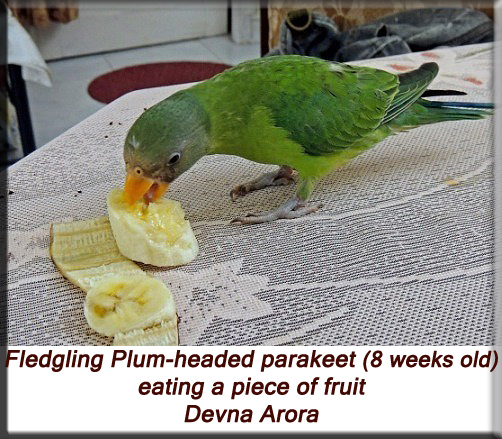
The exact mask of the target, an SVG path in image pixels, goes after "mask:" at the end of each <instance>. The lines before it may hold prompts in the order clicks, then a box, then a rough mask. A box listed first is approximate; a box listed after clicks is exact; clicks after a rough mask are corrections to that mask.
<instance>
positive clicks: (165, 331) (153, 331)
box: [113, 320, 178, 346]
mask: <svg viewBox="0 0 502 439" xmlns="http://www.w3.org/2000/svg"><path fill="white" fill-rule="evenodd" d="M176 345H178V324H177V322H176V321H175V320H168V321H163V322H161V323H160V324H158V325H154V326H152V327H150V328H147V329H133V330H132V331H129V332H127V333H119V334H115V337H114V339H113V346H176Z"/></svg>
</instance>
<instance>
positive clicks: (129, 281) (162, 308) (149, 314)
mask: <svg viewBox="0 0 502 439" xmlns="http://www.w3.org/2000/svg"><path fill="white" fill-rule="evenodd" d="M84 314H85V317H86V319H87V322H88V323H89V326H90V327H91V328H92V329H94V330H95V331H97V332H99V333H100V334H103V335H108V336H113V335H115V334H117V333H120V332H122V333H124V332H125V333H127V332H128V331H131V330H133V329H144V328H148V327H150V326H152V325H155V324H160V323H161V322H162V321H163V320H174V321H176V310H175V308H174V301H173V298H172V295H171V292H170V291H169V290H168V289H167V288H166V286H165V285H164V284H163V283H162V282H161V281H160V280H158V279H155V278H154V277H150V276H146V275H139V276H138V275H137V276H123V275H120V274H119V275H115V276H111V277H108V278H106V279H105V280H103V281H102V282H99V283H98V284H97V285H96V286H95V287H94V288H91V289H90V290H89V291H88V292H87V296H86V297H85V305H84Z"/></svg>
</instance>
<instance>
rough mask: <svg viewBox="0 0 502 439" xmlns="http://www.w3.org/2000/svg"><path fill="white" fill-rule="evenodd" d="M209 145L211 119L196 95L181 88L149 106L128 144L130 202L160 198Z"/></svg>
mask: <svg viewBox="0 0 502 439" xmlns="http://www.w3.org/2000/svg"><path fill="white" fill-rule="evenodd" d="M208 148H209V118H208V116H207V114H206V111H205V109H204V107H203V105H202V104H201V103H200V101H199V100H198V98H197V97H196V96H195V95H193V94H191V93H189V92H186V91H181V92H178V93H175V94H174V95H172V96H170V97H169V98H167V99H164V100H163V101H161V102H159V103H158V104H156V105H154V106H153V107H151V108H149V109H148V110H146V111H145V112H144V113H143V114H142V115H141V116H140V117H139V118H138V119H137V120H136V121H135V122H134V124H133V125H132V127H131V128H130V129H129V132H128V133H127V136H126V140H125V144H124V160H125V164H126V171H127V177H126V183H125V193H126V198H127V201H128V202H129V203H131V204H132V203H134V202H135V201H137V200H139V199H140V198H141V197H144V198H145V200H147V201H148V202H150V201H155V200H157V199H158V198H160V197H161V196H162V195H163V194H164V192H165V191H166V190H167V188H168V186H169V183H171V182H172V181H173V180H175V179H176V178H177V177H178V176H179V175H181V174H182V173H183V172H185V171H186V170H187V169H188V168H190V167H191V166H192V165H193V164H194V163H195V162H196V161H197V160H199V159H200V158H201V157H202V156H204V155H205V154H207V152H208Z"/></svg>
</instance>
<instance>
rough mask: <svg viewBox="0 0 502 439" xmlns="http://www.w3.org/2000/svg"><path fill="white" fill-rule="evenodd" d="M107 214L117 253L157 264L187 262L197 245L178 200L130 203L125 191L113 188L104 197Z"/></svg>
mask: <svg viewBox="0 0 502 439" xmlns="http://www.w3.org/2000/svg"><path fill="white" fill-rule="evenodd" d="M107 206H108V216H109V219H110V224H111V227H112V230H113V235H114V237H115V241H116V242H117V246H118V248H119V250H120V252H121V253H122V254H123V255H124V256H126V257H128V258H130V259H132V260H134V261H139V262H144V263H145V264H151V265H156V266H158V267H168V266H169V267H170V266H177V265H183V264H188V263H189V262H191V261H192V260H193V259H195V257H196V256H197V253H198V251H199V246H198V244H197V239H196V238H195V235H194V233H193V230H192V228H191V227H190V223H189V222H188V220H186V219H185V215H184V212H183V209H182V208H181V205H180V203H179V202H177V201H174V200H164V199H161V200H158V201H156V202H154V203H150V204H149V205H148V206H146V205H145V204H144V203H143V200H140V201H137V202H136V203H134V204H133V205H129V204H128V203H127V202H126V201H125V196H124V191H123V190H122V189H114V190H112V191H111V192H110V193H109V194H108V198H107Z"/></svg>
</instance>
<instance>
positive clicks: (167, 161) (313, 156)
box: [124, 55, 493, 223]
mask: <svg viewBox="0 0 502 439" xmlns="http://www.w3.org/2000/svg"><path fill="white" fill-rule="evenodd" d="M437 72H438V66H437V64H436V63H426V64H423V65H422V66H420V67H419V68H418V69H416V70H414V71H411V72H407V73H403V74H399V75H396V74H392V73H388V72H385V71H382V70H377V69H374V68H369V67H356V66H350V65H346V64H340V63H334V62H329V61H325V60H322V59H318V58H312V57H305V56H298V55H282V56H272V57H266V58H261V59H256V60H251V61H246V62H243V63H241V64H239V65H237V66H235V67H233V68H231V69H228V70H226V71H224V72H223V73H220V74H218V75H216V76H214V77H212V78H211V79H208V80H206V81H204V82H201V83H198V84H195V85H194V86H192V87H190V88H188V89H185V90H181V91H178V92H177V93H175V94H173V95H171V96H169V97H168V98H167V99H164V100H163V101H161V102H159V103H158V104H156V105H154V106H152V107H151V108H149V109H148V110H146V111H145V112H144V113H143V114H142V115H141V116H140V117H139V118H138V119H137V120H136V121H135V122H134V124H133V125H132V127H131V128H130V130H129V132H128V134H127V137H126V140H125V146H124V159H125V162H126V170H127V178H126V184H125V191H126V196H127V199H128V200H129V202H130V203H133V202H134V201H137V200H138V199H140V198H141V197H144V198H145V200H146V201H147V202H148V201H152V200H153V201H154V200H156V199H157V198H159V197H160V196H162V194H163V193H164V192H165V190H166V189H167V187H168V185H169V183H170V182H172V181H173V180H174V179H176V177H178V176H179V175H180V174H182V173H183V172H184V171H186V170H187V169H189V168H190V167H191V166H192V165H193V164H194V163H195V162H196V161H197V160H199V159H200V158H201V157H203V156H204V155H206V154H233V155H237V156H240V157H243V158H246V159H249V160H253V161H255V162H259V163H268V164H275V165H279V166H280V168H279V170H278V171H277V172H274V173H267V174H264V175H263V176H262V177H260V178H258V179H256V180H253V181H251V182H249V183H246V184H242V185H240V186H238V187H236V188H234V189H233V190H232V191H231V196H232V199H234V200H235V199H236V198H237V197H239V196H242V195H245V194H246V193H247V192H250V191H253V190H257V189H260V188H263V187H266V186H271V185H281V184H287V183H290V182H294V181H295V179H296V178H295V177H296V175H294V174H295V172H294V171H296V172H297V174H298V176H297V177H298V178H297V180H298V181H297V190H296V195H295V196H294V197H292V198H291V199H290V200H289V201H287V202H286V203H285V204H284V205H282V206H280V207H278V208H277V209H276V210H273V211H271V212H265V213H259V214H248V215H246V216H243V217H240V218H236V219H235V220H234V222H239V223H262V222H266V221H272V220H276V219H279V218H297V217H300V216H302V215H305V214H308V213H311V212H314V211H316V210H317V209H319V208H320V207H321V206H320V204H319V203H309V202H308V199H309V196H310V194H311V193H312V190H313V188H314V185H315V183H316V182H317V181H318V180H319V179H320V178H321V177H323V176H324V175H326V174H327V173H329V172H330V171H332V170H334V169H336V168H339V167H340V166H342V165H344V164H345V163H347V161H349V160H351V159H352V158H354V157H356V156H357V155H358V154H360V153H361V152H363V151H365V150H366V149H368V148H370V147H371V146H373V145H375V144H376V143H378V142H380V141H381V140H383V139H384V138H386V137H387V136H388V135H390V134H393V133H396V132H399V131H403V130H408V129H410V128H414V127H418V126H420V125H424V124H429V123H435V122H442V121H450V120H459V119H479V118H482V117H483V116H485V115H486V114H489V111H487V110H486V109H485V108H493V105H492V104H473V103H465V104H464V103H459V102H432V101H429V100H426V99H424V98H423V97H422V95H423V94H424V92H425V91H426V88H427V86H428V85H429V84H430V82H431V81H432V80H433V79H434V77H435V76H436V74H437ZM456 94H463V93H456ZM462 107H464V108H462Z"/></svg>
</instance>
